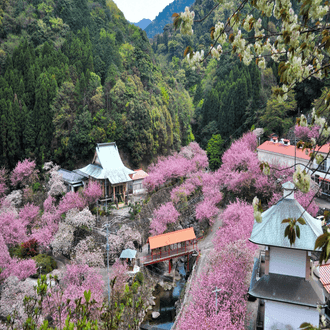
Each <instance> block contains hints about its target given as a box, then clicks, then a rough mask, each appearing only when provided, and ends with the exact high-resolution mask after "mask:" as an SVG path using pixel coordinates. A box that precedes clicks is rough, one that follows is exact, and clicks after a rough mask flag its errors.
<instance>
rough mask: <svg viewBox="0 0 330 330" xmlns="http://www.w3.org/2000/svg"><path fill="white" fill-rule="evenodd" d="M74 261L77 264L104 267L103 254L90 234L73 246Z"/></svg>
mask: <svg viewBox="0 0 330 330" xmlns="http://www.w3.org/2000/svg"><path fill="white" fill-rule="evenodd" d="M74 261H75V262H76V263H78V264H86V265H88V266H89V267H104V256H103V253H102V251H101V249H100V248H99V247H97V246H96V244H95V242H94V239H93V237H92V236H89V237H87V238H86V239H84V240H81V241H80V242H79V243H78V244H77V245H76V247H75V258H74Z"/></svg>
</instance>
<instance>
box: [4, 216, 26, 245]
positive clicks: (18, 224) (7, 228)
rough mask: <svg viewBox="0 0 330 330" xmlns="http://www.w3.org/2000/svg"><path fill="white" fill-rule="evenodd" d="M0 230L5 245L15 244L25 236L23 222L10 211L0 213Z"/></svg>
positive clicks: (24, 238)
mask: <svg viewBox="0 0 330 330" xmlns="http://www.w3.org/2000/svg"><path fill="white" fill-rule="evenodd" d="M0 231H1V234H2V237H3V239H4V241H5V243H6V244H7V245H12V246H13V245H16V244H18V243H21V242H24V241H25V240H26V238H27V235H26V228H25V226H24V223H23V222H22V221H20V219H18V217H17V214H16V213H14V212H12V211H8V212H3V213H1V216H0Z"/></svg>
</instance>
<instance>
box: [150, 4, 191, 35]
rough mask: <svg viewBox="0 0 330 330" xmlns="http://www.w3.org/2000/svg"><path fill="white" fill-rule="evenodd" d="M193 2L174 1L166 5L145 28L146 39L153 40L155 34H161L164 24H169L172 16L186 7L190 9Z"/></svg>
mask: <svg viewBox="0 0 330 330" xmlns="http://www.w3.org/2000/svg"><path fill="white" fill-rule="evenodd" d="M194 2H195V0H174V1H173V2H172V3H170V4H169V5H167V6H166V7H165V8H164V9H163V10H162V11H161V12H160V13H159V14H158V15H157V17H156V18H155V19H154V20H153V21H152V22H151V23H150V24H149V25H148V26H147V27H146V28H145V31H146V32H147V35H148V38H153V37H154V36H155V35H156V34H160V33H163V29H164V27H165V25H166V24H171V23H172V21H173V19H172V14H173V13H179V12H182V11H184V9H185V8H186V7H190V6H191V5H192V4H193V3H194Z"/></svg>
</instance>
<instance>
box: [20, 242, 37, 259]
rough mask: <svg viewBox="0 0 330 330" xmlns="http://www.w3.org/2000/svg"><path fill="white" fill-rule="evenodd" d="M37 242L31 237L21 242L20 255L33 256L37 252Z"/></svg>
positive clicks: (23, 256) (24, 256)
mask: <svg viewBox="0 0 330 330" xmlns="http://www.w3.org/2000/svg"><path fill="white" fill-rule="evenodd" d="M38 246H39V245H38V242H37V240H36V239H34V238H32V239H30V240H28V241H27V242H24V243H22V244H21V255H22V258H30V257H34V256H36V255H37V254H38Z"/></svg>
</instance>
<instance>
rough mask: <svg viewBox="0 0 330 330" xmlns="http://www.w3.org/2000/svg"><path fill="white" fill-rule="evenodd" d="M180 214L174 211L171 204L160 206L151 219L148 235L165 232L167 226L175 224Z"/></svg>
mask: <svg viewBox="0 0 330 330" xmlns="http://www.w3.org/2000/svg"><path fill="white" fill-rule="evenodd" d="M179 215H180V213H179V212H178V211H177V210H176V209H175V207H174V205H173V203H172V202H168V203H166V204H163V205H161V206H160V207H159V208H158V209H156V210H155V211H154V213H153V218H152V221H151V223H150V233H151V234H152V235H159V234H162V233H163V232H165V230H166V229H167V225H168V224H170V223H175V222H176V221H177V219H178V217H179Z"/></svg>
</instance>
